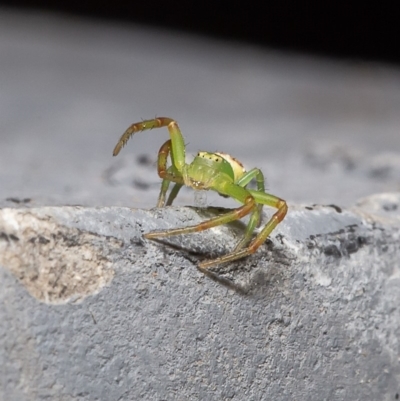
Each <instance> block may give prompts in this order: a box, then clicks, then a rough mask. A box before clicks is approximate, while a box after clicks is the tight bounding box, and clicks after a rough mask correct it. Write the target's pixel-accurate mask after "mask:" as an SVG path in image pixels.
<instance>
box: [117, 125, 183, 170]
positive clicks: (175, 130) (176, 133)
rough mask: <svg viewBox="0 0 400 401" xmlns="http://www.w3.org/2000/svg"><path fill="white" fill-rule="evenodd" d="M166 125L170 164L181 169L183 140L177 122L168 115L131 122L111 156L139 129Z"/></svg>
mask: <svg viewBox="0 0 400 401" xmlns="http://www.w3.org/2000/svg"><path fill="white" fill-rule="evenodd" d="M161 127H167V128H168V132H169V135H170V137H171V148H172V157H171V160H172V164H173V165H174V166H175V167H176V168H177V170H178V171H182V168H183V166H184V165H185V142H184V140H183V136H182V133H181V130H180V129H179V126H178V123H177V122H176V121H174V120H173V119H171V118H168V117H158V118H154V119H152V120H145V121H141V122H139V123H134V124H132V125H131V126H130V127H129V128H128V129H127V130H126V131H125V132H124V133H123V134H122V136H121V138H120V139H119V141H118V143H117V144H116V146H115V148H114V151H113V156H117V154H118V153H119V152H120V151H121V149H122V148H123V147H124V146H125V145H126V143H127V142H128V141H129V138H130V137H131V136H132V135H134V134H136V133H137V132H139V131H146V130H150V129H153V128H161Z"/></svg>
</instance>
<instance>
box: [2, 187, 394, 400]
mask: <svg viewBox="0 0 400 401" xmlns="http://www.w3.org/2000/svg"><path fill="white" fill-rule="evenodd" d="M389 201H390V203H391V204H392V205H393V207H392V208H391V210H390V211H388V210H386V209H387V208H386V209H385V208H384V207H383V206H384V205H386V204H387V203H388V202H389ZM363 203H364V204H368V205H369V207H371V205H372V204H374V210H375V214H370V212H368V211H366V210H364V209H362V208H354V209H353V210H341V209H337V208H335V207H331V206H327V207H320V206H319V207H311V206H295V205H292V207H291V209H290V212H289V215H288V216H287V219H286V220H285V221H284V224H282V225H281V227H280V228H278V229H277V230H276V232H275V233H274V235H273V236H272V237H271V240H270V241H268V243H267V244H266V245H265V246H264V247H262V249H261V250H260V251H259V252H257V253H256V254H255V255H253V256H252V257H250V258H247V259H245V260H242V261H238V262H237V263H234V264H231V265H229V267H226V266H225V267H223V266H221V267H218V268H217V269H216V270H215V271H217V273H218V275H217V277H220V278H221V279H223V280H225V281H222V280H221V281H218V280H212V279H211V278H208V277H206V276H204V275H203V274H202V273H201V272H200V271H198V270H197V269H196V266H195V261H196V260H197V259H201V258H204V255H207V256H208V255H209V254H210V253H212V252H226V250H227V249H228V247H229V245H228V244H231V245H233V243H234V241H235V238H234V237H235V233H234V231H235V230H236V234H237V232H238V231H240V228H239V227H236V228H235V229H234V230H233V229H230V228H226V227H224V228H222V229H220V228H218V229H213V230H209V231H207V232H204V233H200V234H196V235H191V236H187V237H175V238H174V239H173V240H172V242H173V243H174V245H175V247H174V248H171V247H169V246H163V245H160V244H155V243H153V242H151V241H144V240H143V239H142V237H141V233H142V232H147V231H148V230H149V229H151V228H153V227H155V226H157V227H159V226H160V225H161V226H162V227H165V228H167V227H172V226H176V225H177V224H182V221H184V220H186V221H190V222H191V223H195V222H196V221H200V220H201V219H202V218H204V216H203V217H201V215H200V216H199V215H198V214H197V212H196V210H194V209H190V208H186V209H185V208H166V209H162V210H152V211H141V210H135V209H132V210H130V209H126V208H122V209H121V208H98V209H91V208H81V207H67V208H63V207H47V208H37V209H25V208H21V209H7V208H5V209H2V210H0V221H4V220H2V218H3V217H4V216H6V221H9V219H10V215H18V216H21V215H28V216H30V218H32V216H35V217H36V218H37V221H41V222H42V223H38V225H37V227H36V230H37V232H40V228H41V224H42V225H43V226H46V227H47V225H48V223H49V221H51V222H52V224H54V225H56V226H57V228H56V229H55V230H54V231H55V232H64V233H66V234H65V235H68V233H71V232H73V233H74V238H75V240H74V243H68V241H64V242H62V243H60V244H59V247H61V248H62V247H64V249H65V251H66V257H65V265H66V269H68V264H69V256H68V255H69V254H70V250H71V248H73V249H74V252H75V253H76V254H78V255H81V254H82V259H81V261H80V263H76V259H73V260H72V261H71V263H72V265H73V267H74V268H75V269H76V271H77V273H76V274H77V275H79V274H80V273H79V272H80V271H81V270H82V269H83V270H84V269H85V268H87V269H89V270H90V269H91V268H92V267H91V266H92V260H91V259H90V258H86V257H84V255H83V252H81V251H82V249H83V248H85V249H87V247H88V244H89V243H91V244H92V246H93V248H94V249H96V252H93V255H94V254H96V258H99V257H100V256H101V257H102V258H104V259H105V260H107V261H108V262H109V269H110V270H112V277H113V278H112V280H110V281H109V282H108V284H107V285H106V286H103V287H102V288H101V289H95V290H94V289H93V288H91V287H90V286H88V288H87V290H88V291H87V293H86V297H84V296H82V291H81V292H79V294H78V295H79V297H76V298H73V297H72V298H71V297H65V299H51V298H47V299H39V300H38V299H35V298H33V297H31V295H29V294H28V292H27V291H26V288H24V286H25V287H27V286H26V283H25V282H24V281H23V280H20V282H19V283H18V274H17V275H16V276H15V269H13V268H10V267H9V264H8V260H9V259H10V253H11V252H12V251H11V248H12V247H13V241H14V242H15V241H16V240H15V238H17V237H18V238H19V240H18V242H19V247H20V248H18V249H17V248H13V249H14V251H15V254H14V259H15V258H17V259H23V260H25V259H26V256H24V255H23V254H22V253H21V252H20V251H19V249H26V248H25V247H26V245H27V243H29V238H28V237H24V234H23V233H24V229H25V228H24V227H23V224H21V225H20V226H19V227H18V228H15V227H14V230H11V231H6V229H7V227H5V226H4V223H3V224H2V225H1V224H0V230H1V232H2V236H1V240H0V246H2V249H3V251H2V252H1V253H0V255H1V257H0V265H2V266H3V267H5V269H4V268H3V269H2V270H1V276H2V280H1V282H2V289H3V290H2V292H1V294H2V308H1V309H0V312H1V321H2V325H1V326H0V327H1V331H2V332H1V336H0V338H1V339H2V342H3V346H2V347H1V353H0V365H1V366H3V367H6V368H5V372H4V373H5V374H4V375H2V377H3V380H4V383H3V389H4V394H5V398H4V399H19V400H25V399H26V400H28V399H46V397H50V398H51V399H55V398H58V399H65V400H70V399H71V400H72V399H80V400H93V399H99V400H100V399H115V400H125V399H157V400H161V399H181V400H187V399H193V400H195V399H233V400H243V399H249V400H261V399H270V398H274V397H277V398H278V399H292V398H297V399H310V400H321V399H326V400H342V399H363V400H376V399H380V400H392V399H394V397H395V395H396V393H398V391H399V388H398V383H399V381H400V364H399V360H398V355H399V342H398V338H399V336H400V318H399V314H398V309H397V308H398V304H399V302H400V292H399V291H398V288H399V286H400V266H399V263H398V260H399V257H400V242H399V239H400V238H399V237H400V215H399V211H398V210H395V207H394V205H396V206H397V207H398V208H399V210H400V195H399V194H397V195H396V194H388V195H381V196H379V197H375V198H374V199H372V200H371V199H370V200H364V201H363ZM379 205H380V207H379ZM382 218H385V219H386V220H387V224H383V223H382V222H381V221H380V220H381V219H382ZM7 219H8V220H7ZM389 221H390V224H389ZM160 223H161V224H160ZM329 227H330V229H329ZM71 230H76V231H71ZM88 233H90V236H91V237H88ZM11 236H14V240H13V239H10V237H11ZM80 236H82V237H84V238H85V241H86V242H85V244H84V245H82V244H81V243H80V241H79V237H80ZM6 237H8V239H6ZM112 243H118V244H119V245H120V246H119V247H118V248H117V247H110V244H112ZM192 244H196V245H197V249H196V255H193V254H191V253H190V252H191V251H193V248H192ZM225 244H227V245H225ZM40 246H43V247H46V246H47V243H45V241H42V243H41V245H40V244H39V243H37V248H40ZM177 248H183V249H181V250H180V249H177ZM4 249H7V251H8V253H7V252H4ZM59 251H60V250H57V249H54V250H49V253H48V258H49V260H52V259H53V258H52V255H53V252H57V253H59ZM102 252H103V253H102ZM25 263H26V262H25ZM31 263H32V267H34V266H35V264H36V263H38V260H37V259H35V258H32V262H31ZM40 266H41V267H42V268H44V267H45V264H43V262H41V265H40ZM59 270H60V275H61V276H60V282H64V284H65V285H66V286H67V287H68V285H69V282H68V280H64V277H63V272H64V271H65V269H62V267H61V266H59ZM10 271H12V272H13V273H14V275H12V274H10ZM53 273H54V272H53ZM44 274H45V273H44ZM228 283H230V285H229V286H228V285H227V284H228ZM72 288H74V287H73V286H72ZM28 289H29V288H28ZM64 294H68V291H66V292H64V293H63V294H61V295H62V296H63V295H64ZM32 295H35V294H32ZM68 295H69V296H70V295H71V294H68ZM40 301H42V302H40ZM77 301H79V302H78V303H77ZM3 369H4V368H3ZM32 397H33V398H32Z"/></svg>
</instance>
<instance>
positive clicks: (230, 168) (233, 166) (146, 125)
mask: <svg viewBox="0 0 400 401" xmlns="http://www.w3.org/2000/svg"><path fill="white" fill-rule="evenodd" d="M159 127H167V128H168V131H169V134H170V138H171V139H169V140H168V141H166V142H165V143H164V144H163V145H162V146H161V148H160V150H159V152H158V175H159V176H160V177H161V178H162V179H163V181H162V184H161V191H160V195H159V197H158V202H157V207H163V206H168V205H171V204H172V202H173V201H174V199H175V198H176V196H177V195H178V192H179V190H180V189H181V188H182V186H183V185H186V186H188V187H191V188H193V189H196V190H210V189H211V190H213V191H216V192H218V193H219V194H220V195H222V196H229V197H232V198H234V199H235V200H237V201H238V202H240V203H242V204H243V205H242V206H240V207H238V208H237V209H233V210H232V211H229V212H227V213H226V214H224V215H222V216H217V217H213V218H212V219H210V220H207V221H204V222H202V223H200V224H196V225H194V226H189V227H184V228H175V229H172V230H165V231H153V232H150V233H147V234H145V235H144V236H145V237H146V238H149V239H152V238H159V237H167V236H170V235H178V234H188V233H193V232H197V231H202V230H207V229H208V228H211V227H215V226H218V225H221V224H226V223H229V222H231V221H234V220H238V219H241V218H242V217H244V216H246V215H248V214H250V220H249V222H248V224H247V227H246V230H245V232H244V235H243V238H242V239H241V240H240V241H239V243H238V244H237V245H236V247H235V249H234V250H233V251H232V252H231V253H228V254H227V255H224V256H221V257H219V258H217V259H214V260H208V261H205V262H202V263H200V264H199V267H200V269H202V270H207V269H208V268H209V267H211V266H215V265H218V264H220V263H225V262H230V261H233V260H237V259H240V258H243V257H245V256H248V255H250V254H252V253H254V252H255V251H256V250H257V249H258V248H259V246H260V245H261V244H262V243H264V241H265V240H266V239H267V237H268V236H269V235H270V234H271V232H272V230H273V229H274V228H275V227H276V226H277V225H278V224H279V223H280V222H281V221H282V220H283V218H284V217H285V215H286V213H287V204H286V202H285V201H284V200H283V199H280V198H278V197H276V196H274V195H270V194H268V193H266V192H265V187H264V175H263V173H262V172H261V170H260V169H258V168H253V169H251V170H250V171H246V170H245V169H244V167H243V165H242V164H241V163H240V162H239V161H238V160H236V159H235V158H233V157H232V156H230V155H228V154H226V153H222V152H215V153H210V152H199V153H198V154H197V156H196V157H195V158H194V160H193V161H192V162H191V163H189V164H187V163H186V161H185V144H184V141H183V137H182V134H181V131H180V129H179V127H178V124H177V123H176V121H174V120H173V119H171V118H167V117H159V118H155V119H152V120H146V121H142V122H139V123H135V124H132V125H131V126H130V127H129V128H128V129H127V130H126V131H125V133H124V134H123V135H122V136H121V138H120V140H119V141H118V143H117V145H116V146H115V148H114V152H113V155H114V156H116V155H117V154H118V153H119V152H120V150H121V149H122V147H123V146H124V145H125V144H126V143H127V142H128V140H129V138H130V137H131V136H132V135H133V134H135V133H136V132H138V131H144V130H148V129H152V128H159ZM168 156H169V157H170V159H171V165H170V166H169V167H167V159H168ZM253 179H254V180H255V181H256V184H257V190H251V189H248V188H247V185H248V184H249V183H250V181H252V180H253ZM171 182H174V183H175V185H174V187H173V188H172V190H171V192H170V194H169V196H168V199H167V200H166V194H167V191H168V187H169V184H170V183H171ZM263 205H267V206H271V207H274V208H276V209H278V210H277V212H276V213H275V214H274V215H273V216H272V217H271V219H270V220H269V221H268V222H267V224H266V225H265V227H264V228H263V229H262V230H261V231H260V232H259V234H258V235H257V236H256V237H255V238H254V239H252V236H253V233H254V230H255V228H256V227H257V225H258V224H259V222H260V218H261V212H262V208H263Z"/></svg>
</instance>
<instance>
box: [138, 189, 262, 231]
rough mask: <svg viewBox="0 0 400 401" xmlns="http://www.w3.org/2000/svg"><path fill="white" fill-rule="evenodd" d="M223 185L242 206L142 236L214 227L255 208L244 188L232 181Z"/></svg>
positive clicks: (252, 199) (235, 218) (233, 219)
mask: <svg viewBox="0 0 400 401" xmlns="http://www.w3.org/2000/svg"><path fill="white" fill-rule="evenodd" d="M224 186H225V188H226V189H227V191H228V192H229V193H230V195H231V196H233V197H234V198H235V199H237V200H238V201H239V202H241V203H243V205H242V206H240V207H238V208H236V209H233V210H231V211H230V212H228V213H225V214H223V215H222V216H217V217H213V218H212V219H209V220H206V221H203V222H201V223H199V224H195V225H193V226H188V227H182V228H174V229H172V230H165V231H152V232H150V233H147V234H145V235H144V236H145V237H146V238H148V239H152V238H160V237H169V236H171V235H179V234H189V233H194V232H198V231H203V230H208V229H209V228H212V227H216V226H219V225H222V224H226V223H230V222H232V221H235V220H239V219H241V218H242V217H244V216H246V215H248V214H249V213H251V212H252V211H253V210H254V209H255V208H256V204H255V200H254V198H253V196H251V195H250V193H249V192H248V191H247V190H246V189H244V188H241V187H239V186H237V185H235V184H232V183H225V185H224Z"/></svg>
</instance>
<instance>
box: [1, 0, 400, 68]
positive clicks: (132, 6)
mask: <svg viewBox="0 0 400 401" xmlns="http://www.w3.org/2000/svg"><path fill="white" fill-rule="evenodd" d="M393 4H395V2H393ZM0 5H3V6H7V7H12V8H14V9H21V10H29V9H31V10H44V11H53V12H54V11H55V12H60V13H68V14H73V15H80V16H85V17H90V18H99V19H109V20H114V21H116V20H117V21H124V22H125V23H127V22H128V23H129V22H134V23H140V24H145V25H150V26H158V27H164V28H168V29H173V30H177V31H182V32H187V33H192V34H193V33H195V34H200V35H207V36H210V37H214V38H219V39H223V40H235V41H242V42H248V43H254V44H257V45H261V46H266V47H270V48H274V49H283V50H291V51H295V52H305V53H309V54H317V55H323V56H332V57H336V58H350V59H353V60H354V59H356V60H357V59H359V60H376V61H386V62H391V63H396V64H397V63H399V61H400V46H399V28H398V26H399V12H398V11H396V10H395V6H394V5H393V6H389V5H386V4H385V3H382V2H379V3H378V2H369V3H367V2H364V3H363V4H362V3H356V2H347V3H343V4H342V3H340V2H332V4H327V2H319V4H316V3H313V2H304V1H301V2H300V1H287V0H283V1H282V0H280V1H276V2H268V3H266V2H262V1H259V2H256V1H247V2H245V1H240V2H233V1H212V2H210V1H208V2H207V1H202V2H194V1H182V0H170V1H164V2H150V1H113V2H111V1H104V0H103V1H101V0H97V1H91V0H86V1H82V0H80V1H76V0H75V1H68V2H63V3H61V2H57V1H54V0H53V1H50V0H42V1H27V0H25V1H24V0H8V1H1V2H0Z"/></svg>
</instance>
